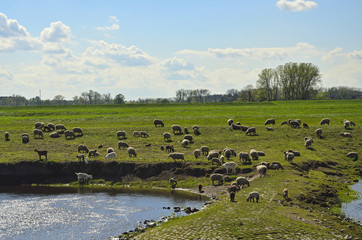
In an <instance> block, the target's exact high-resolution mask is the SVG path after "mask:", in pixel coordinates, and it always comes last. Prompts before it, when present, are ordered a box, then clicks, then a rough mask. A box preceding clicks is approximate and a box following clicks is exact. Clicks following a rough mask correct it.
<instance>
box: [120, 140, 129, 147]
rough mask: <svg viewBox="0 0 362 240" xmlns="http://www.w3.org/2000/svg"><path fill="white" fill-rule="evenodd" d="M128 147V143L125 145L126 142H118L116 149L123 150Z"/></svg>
mask: <svg viewBox="0 0 362 240" xmlns="http://www.w3.org/2000/svg"><path fill="white" fill-rule="evenodd" d="M128 147H129V146H128V143H126V142H123V141H119V142H118V149H121V148H122V149H125V148H128Z"/></svg>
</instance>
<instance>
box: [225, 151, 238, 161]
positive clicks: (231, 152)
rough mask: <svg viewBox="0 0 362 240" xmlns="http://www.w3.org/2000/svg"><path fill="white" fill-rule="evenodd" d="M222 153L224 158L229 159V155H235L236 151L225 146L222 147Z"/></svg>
mask: <svg viewBox="0 0 362 240" xmlns="http://www.w3.org/2000/svg"><path fill="white" fill-rule="evenodd" d="M224 155H225V157H226V159H227V160H229V158H231V157H236V152H235V151H234V149H232V148H226V149H224Z"/></svg>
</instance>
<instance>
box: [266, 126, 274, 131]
mask: <svg viewBox="0 0 362 240" xmlns="http://www.w3.org/2000/svg"><path fill="white" fill-rule="evenodd" d="M266 130H267V131H274V128H272V127H266Z"/></svg>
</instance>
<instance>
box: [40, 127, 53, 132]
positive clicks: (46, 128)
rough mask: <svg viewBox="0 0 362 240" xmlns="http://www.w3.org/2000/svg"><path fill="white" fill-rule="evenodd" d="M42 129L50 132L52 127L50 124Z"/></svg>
mask: <svg viewBox="0 0 362 240" xmlns="http://www.w3.org/2000/svg"><path fill="white" fill-rule="evenodd" d="M41 130H43V132H50V131H52V130H50V127H48V126H44V127H43V128H42V129H41Z"/></svg>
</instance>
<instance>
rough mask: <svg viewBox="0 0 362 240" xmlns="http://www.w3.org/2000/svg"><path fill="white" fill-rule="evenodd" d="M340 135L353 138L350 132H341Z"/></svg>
mask: <svg viewBox="0 0 362 240" xmlns="http://www.w3.org/2000/svg"><path fill="white" fill-rule="evenodd" d="M339 135H340V136H343V137H348V138H351V137H352V134H351V133H349V132H341V134H339Z"/></svg>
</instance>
